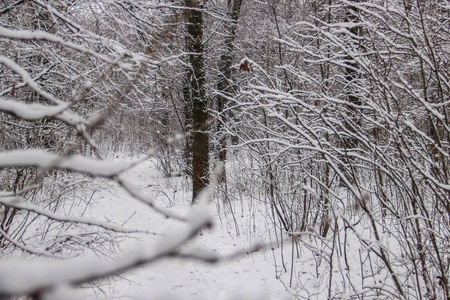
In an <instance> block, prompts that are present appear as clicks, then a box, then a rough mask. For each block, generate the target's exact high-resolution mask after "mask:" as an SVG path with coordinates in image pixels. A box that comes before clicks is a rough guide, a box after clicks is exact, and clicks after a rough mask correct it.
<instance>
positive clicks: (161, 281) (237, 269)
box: [85, 161, 291, 299]
mask: <svg viewBox="0 0 450 300" xmlns="http://www.w3.org/2000/svg"><path fill="white" fill-rule="evenodd" d="M126 177H127V179H128V180H129V181H130V182H133V183H134V185H135V186H137V187H138V188H141V189H143V192H147V193H151V194H152V195H153V197H154V199H155V201H156V202H159V204H160V205H162V204H164V203H165V204H166V205H168V206H169V207H168V209H169V210H170V211H172V212H173V213H175V214H178V215H188V216H189V217H188V220H190V221H192V220H195V223H198V222H200V223H202V222H204V219H203V220H202V216H211V217H212V223H213V226H212V227H211V228H207V229H203V230H202V233H201V235H199V236H197V237H196V238H195V240H193V241H191V242H189V243H188V245H186V247H184V249H183V253H191V254H196V255H200V256H208V255H209V256H215V257H219V258H221V261H220V262H218V263H213V264H209V263H205V262H200V261H198V260H191V259H188V258H187V259H179V258H177V259H172V258H170V259H168V258H166V259H164V260H162V261H159V262H157V263H154V264H149V265H145V266H141V267H139V268H137V269H134V270H132V271H129V272H126V273H125V274H121V279H120V280H115V281H114V283H113V284H112V285H111V286H109V287H108V289H107V290H106V289H105V288H103V291H105V292H106V293H107V295H108V296H107V297H106V298H109V297H110V296H114V297H117V298H120V299H275V298H280V299H290V298H291V295H290V294H289V293H288V292H287V291H286V288H285V287H284V285H283V283H282V282H280V281H279V280H278V279H276V278H275V272H274V270H275V269H274V261H273V256H272V253H271V251H272V250H270V249H262V250H259V251H256V252H253V253H249V254H247V253H246V251H247V250H249V249H251V248H252V247H253V246H255V245H259V244H260V240H258V238H257V237H255V236H252V235H251V234H250V233H249V232H248V231H246V229H245V228H246V227H247V226H248V222H249V221H251V220H249V219H248V216H242V217H241V218H239V219H238V221H237V222H239V224H238V227H239V229H240V233H241V235H240V236H239V237H237V236H236V233H235V231H236V229H235V225H234V224H232V223H231V219H230V217H226V216H225V215H226V214H225V212H224V211H221V212H220V211H219V210H218V209H217V208H216V205H215V203H210V205H208V206H204V205H199V206H197V205H195V206H194V207H192V206H191V205H190V199H191V192H190V190H189V189H190V184H189V182H186V179H185V178H184V177H178V178H172V179H170V180H167V179H165V178H162V177H161V176H159V174H158V173H157V171H156V170H155V168H154V166H153V164H152V162H151V161H148V162H145V163H144V164H141V165H139V166H138V167H136V168H135V169H133V170H131V171H129V172H128V173H127V174H126ZM165 194H170V195H173V197H174V199H172V200H173V201H169V202H167V201H166V199H167V197H166V196H165ZM97 196H98V198H97V201H94V206H93V207H92V208H91V213H92V216H96V217H97V218H105V217H106V219H110V220H114V222H115V223H117V224H122V223H123V222H125V221H127V220H128V221H127V222H126V223H127V226H130V227H133V228H135V227H137V226H140V227H141V229H142V230H147V231H153V232H155V233H156V234H157V235H144V236H141V237H140V239H141V241H140V242H139V243H143V244H145V243H149V242H152V241H154V240H157V239H161V236H160V235H164V234H165V233H166V232H169V235H176V236H179V235H181V232H182V231H183V230H186V226H187V224H186V223H183V222H179V221H174V220H172V219H170V218H164V217H162V216H161V215H160V214H157V213H155V212H152V211H151V210H149V209H148V208H147V207H146V206H145V204H143V203H141V202H137V201H131V200H130V199H127V198H129V196H128V195H127V194H126V193H125V192H124V191H122V190H120V189H117V190H116V191H114V192H113V193H111V191H109V190H105V191H103V192H102V193H99V194H98V195H97ZM169 197H170V196H169ZM206 198H209V197H208V195H206ZM213 201H215V200H213ZM124 202H126V203H124ZM222 209H223V208H222ZM130 216H132V217H131V218H130ZM260 225H261V227H259V226H258V227H257V228H258V229H260V231H259V232H258V231H257V233H258V234H260V235H261V234H264V233H265V227H266V226H267V225H266V224H264V225H263V224H260ZM191 226H192V225H191ZM260 237H261V236H260ZM130 243H131V244H133V242H130ZM160 245H162V244H160ZM235 253H238V254H239V255H237V256H236V257H230V258H228V257H229V256H230V255H233V254H235ZM85 292H86V295H85V297H87V298H89V297H94V296H95V295H94V294H93V292H89V291H85Z"/></svg>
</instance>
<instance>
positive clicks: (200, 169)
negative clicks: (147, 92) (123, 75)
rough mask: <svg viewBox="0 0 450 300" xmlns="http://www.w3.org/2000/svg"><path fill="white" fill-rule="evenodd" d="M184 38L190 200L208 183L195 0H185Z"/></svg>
mask: <svg viewBox="0 0 450 300" xmlns="http://www.w3.org/2000/svg"><path fill="white" fill-rule="evenodd" d="M186 6H187V7H189V8H191V9H189V10H187V37H186V47H187V51H188V53H189V62H190V70H189V72H188V82H189V88H190V96H191V101H192V184H193V188H192V190H193V196H192V202H195V200H196V198H197V196H198V194H199V193H200V192H201V191H202V190H203V189H204V188H205V187H206V186H207V185H208V184H209V134H208V132H207V130H208V118H209V116H208V101H207V99H206V93H205V67H204V64H205V63H204V53H203V52H204V51H203V12H202V11H201V7H202V4H201V3H200V2H199V1H197V0H186Z"/></svg>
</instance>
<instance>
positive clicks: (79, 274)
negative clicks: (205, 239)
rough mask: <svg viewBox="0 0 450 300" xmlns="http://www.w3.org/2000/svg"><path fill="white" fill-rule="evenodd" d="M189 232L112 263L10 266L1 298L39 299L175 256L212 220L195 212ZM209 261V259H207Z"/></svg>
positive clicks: (4, 269)
mask: <svg viewBox="0 0 450 300" xmlns="http://www.w3.org/2000/svg"><path fill="white" fill-rule="evenodd" d="M189 220H190V224H189V228H187V229H186V230H184V231H182V232H177V233H174V234H172V235H170V236H168V237H166V238H164V239H162V240H160V241H158V242H156V243H154V244H153V245H151V246H144V245H138V246H136V247H134V248H133V249H131V250H129V251H126V252H124V253H122V254H121V255H120V256H119V257H118V258H116V259H113V260H112V261H101V260H99V259H97V258H94V259H86V258H84V259H75V260H71V261H64V262H48V261H43V262H36V261H34V262H27V261H25V262H16V261H15V262H8V263H3V264H2V265H1V266H0V297H9V296H13V295H36V294H39V293H44V292H46V291H48V290H49V289H51V288H55V287H57V286H59V285H62V284H80V283H84V282H88V281H91V280H95V279H101V278H104V277H107V276H111V275H117V274H119V273H121V272H124V271H127V270H130V269H132V268H136V267H138V266H141V265H143V264H148V263H152V262H155V261H157V260H159V259H161V258H163V257H167V256H174V255H176V253H177V249H179V248H180V247H181V246H182V245H184V244H185V243H186V242H187V241H189V240H191V239H193V238H194V237H195V236H196V235H197V233H198V232H199V231H200V230H202V229H203V228H206V227H209V226H211V224H212V223H211V222H212V221H211V217H210V214H209V213H207V212H206V211H205V210H203V209H198V210H197V211H195V212H193V214H192V215H191V216H190V218H189ZM205 260H208V259H205Z"/></svg>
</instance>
